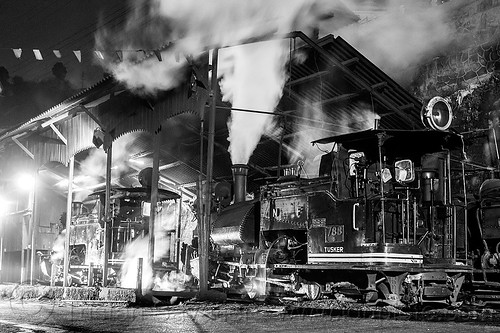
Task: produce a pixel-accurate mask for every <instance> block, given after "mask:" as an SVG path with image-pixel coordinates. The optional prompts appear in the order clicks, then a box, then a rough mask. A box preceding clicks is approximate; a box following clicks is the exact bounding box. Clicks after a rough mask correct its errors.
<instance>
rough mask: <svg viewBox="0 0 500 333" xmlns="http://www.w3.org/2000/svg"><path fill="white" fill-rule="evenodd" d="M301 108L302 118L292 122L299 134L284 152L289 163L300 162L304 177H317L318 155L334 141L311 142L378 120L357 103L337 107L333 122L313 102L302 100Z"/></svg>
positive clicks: (367, 126) (363, 127)
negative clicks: (345, 107) (326, 142)
mask: <svg viewBox="0 0 500 333" xmlns="http://www.w3.org/2000/svg"><path fill="white" fill-rule="evenodd" d="M300 111H301V116H302V118H301V119H303V120H301V121H296V122H295V123H294V127H295V128H294V132H296V133H299V135H295V136H294V137H293V140H292V141H291V143H290V147H291V149H289V150H285V152H287V155H288V157H289V160H290V163H291V164H295V163H300V164H301V168H302V171H301V176H302V177H305V178H310V177H317V176H318V172H319V164H320V162H321V156H322V155H323V154H325V153H327V152H329V151H331V150H332V149H333V144H323V145H320V146H312V145H311V142H312V141H314V140H317V139H320V138H323V137H328V136H334V135H341V134H346V133H350V132H353V131H361V130H366V129H370V128H374V126H375V119H380V117H379V116H378V115H377V114H375V113H374V112H373V111H372V110H371V107H370V106H369V105H364V104H360V105H358V106H357V108H356V109H354V110H342V109H339V110H337V111H336V114H335V123H333V120H331V119H330V118H329V117H328V116H327V115H326V114H325V113H323V111H322V110H321V108H320V107H319V106H318V105H317V104H315V103H311V102H309V103H304V104H303V106H302V108H301V110H300ZM304 119H310V120H308V121H306V120H304ZM294 151H300V152H301V155H297V154H295V153H293V152H294Z"/></svg>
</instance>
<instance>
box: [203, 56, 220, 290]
mask: <svg viewBox="0 0 500 333" xmlns="http://www.w3.org/2000/svg"><path fill="white" fill-rule="evenodd" d="M218 58H219V50H218V49H214V50H213V51H212V82H211V95H212V103H211V107H210V113H209V116H208V135H207V137H208V146H207V179H206V182H205V210H204V214H203V220H202V223H200V227H201V228H200V230H199V247H200V248H199V251H200V294H201V295H203V294H204V293H206V292H207V291H208V278H209V276H208V275H209V262H208V249H209V247H210V225H211V219H210V212H211V203H212V177H213V162H214V137H215V112H216V109H217V62H218Z"/></svg>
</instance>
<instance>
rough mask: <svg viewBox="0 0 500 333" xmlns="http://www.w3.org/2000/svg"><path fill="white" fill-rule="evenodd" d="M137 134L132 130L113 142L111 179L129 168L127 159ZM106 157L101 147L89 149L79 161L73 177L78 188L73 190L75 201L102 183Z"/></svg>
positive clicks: (131, 153)
mask: <svg viewBox="0 0 500 333" xmlns="http://www.w3.org/2000/svg"><path fill="white" fill-rule="evenodd" d="M139 136H140V134H139V133H136V132H134V133H130V134H127V135H124V136H122V137H120V138H118V139H117V140H115V141H114V142H113V146H112V153H111V156H112V170H111V178H112V179H116V178H118V177H119V176H120V175H121V174H122V173H124V172H125V171H127V170H129V165H128V160H129V157H130V156H131V155H133V153H134V151H133V150H132V147H133V143H134V141H135V140H137V139H138V138H139ZM106 159H107V156H106V153H105V152H104V150H103V149H91V150H90V152H89V154H88V156H87V158H85V159H84V160H83V161H82V162H81V163H80V165H79V172H78V175H77V176H75V178H74V183H75V184H76V185H77V186H78V188H79V190H76V191H75V201H83V200H84V199H85V198H86V197H87V196H88V195H89V194H90V193H92V192H94V190H95V186H97V185H99V184H102V183H103V181H104V177H105V176H106Z"/></svg>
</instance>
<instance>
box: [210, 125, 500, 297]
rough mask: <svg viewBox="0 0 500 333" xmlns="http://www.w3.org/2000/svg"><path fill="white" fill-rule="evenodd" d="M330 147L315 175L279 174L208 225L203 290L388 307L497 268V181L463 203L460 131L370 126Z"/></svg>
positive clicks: (461, 292)
mask: <svg viewBox="0 0 500 333" xmlns="http://www.w3.org/2000/svg"><path fill="white" fill-rule="evenodd" d="M314 143H316V144H322V143H334V144H335V145H334V149H332V151H331V152H330V153H328V154H325V155H324V156H323V157H322V159H321V165H320V172H319V177H317V178H314V179H304V178H300V177H299V176H295V175H294V173H293V172H288V176H284V177H281V178H280V179H278V180H277V181H276V182H272V183H268V184H265V185H262V186H261V187H260V193H258V196H256V197H255V199H253V200H251V201H245V192H246V191H245V186H246V179H245V177H246V172H247V167H246V166H245V165H235V166H234V168H233V174H234V182H235V184H234V186H235V200H234V204H232V205H230V206H228V207H227V208H225V209H224V210H223V211H222V212H221V213H220V214H218V216H217V218H216V219H215V221H214V223H213V229H212V234H211V237H212V241H213V243H214V244H215V247H214V248H215V252H214V253H213V254H212V255H213V258H214V266H213V270H212V287H213V288H221V289H222V290H224V291H225V292H228V293H239V294H241V295H245V296H248V297H250V298H254V299H255V298H256V299H262V298H266V297H270V296H271V297H272V296H276V297H294V298H297V297H299V298H308V299H312V300H314V299H317V298H319V297H328V296H336V297H349V298H351V299H357V300H359V301H364V302H375V303H376V302H384V303H388V304H392V305H395V306H403V305H413V304H422V303H425V302H442V303H445V304H453V303H456V302H459V301H461V300H463V299H464V297H465V296H467V295H470V294H473V293H474V291H475V290H478V289H484V288H486V287H487V286H488V285H489V286H493V288H495V286H497V285H498V284H499V282H500V279H499V278H498V272H499V271H500V270H499V266H500V253H499V246H500V222H499V221H500V180H497V179H495V180H493V179H491V180H487V181H486V182H485V183H484V184H483V186H482V188H481V193H480V197H479V200H478V201H474V202H469V201H470V200H469V198H467V195H466V186H465V181H466V179H465V172H464V170H465V169H464V168H465V166H464V160H465V156H464V144H463V140H462V137H461V136H460V135H459V134H457V133H455V132H453V131H448V130H446V129H441V128H437V129H436V128H435V129H428V130H412V131H407V130H385V129H370V130H365V131H361V132H356V133H350V134H344V135H339V136H334V137H329V138H324V139H321V140H317V141H315V142H314Z"/></svg>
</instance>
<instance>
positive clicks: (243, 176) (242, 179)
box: [231, 164, 248, 203]
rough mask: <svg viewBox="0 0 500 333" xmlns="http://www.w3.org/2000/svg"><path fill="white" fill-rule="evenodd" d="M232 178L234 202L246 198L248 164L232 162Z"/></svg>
mask: <svg viewBox="0 0 500 333" xmlns="http://www.w3.org/2000/svg"><path fill="white" fill-rule="evenodd" d="M231 169H232V171H233V180H234V203H238V202H242V201H245V200H246V196H247V175H248V165H246V164H234V165H233V166H232V167H231Z"/></svg>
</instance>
